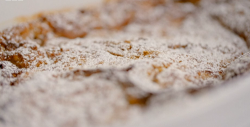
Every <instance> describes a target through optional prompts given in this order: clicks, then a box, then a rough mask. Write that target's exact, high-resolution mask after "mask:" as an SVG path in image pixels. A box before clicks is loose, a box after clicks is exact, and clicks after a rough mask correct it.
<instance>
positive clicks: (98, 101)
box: [0, 0, 250, 127]
mask: <svg viewBox="0 0 250 127" xmlns="http://www.w3.org/2000/svg"><path fill="white" fill-rule="evenodd" d="M218 3H220V5H218ZM231 3H232V1H216V0H209V1H205V0H204V1H199V0H184V1H183V0H180V1H178V0H111V1H105V2H104V3H103V4H102V5H100V6H97V7H95V8H84V9H77V10H72V11H69V12H61V13H56V14H42V15H41V16H39V18H37V19H35V20H32V21H29V22H25V23H22V24H19V25H16V26H14V27H12V28H9V29H6V30H3V31H2V32H1V33H0V44H1V49H0V59H1V61H0V68H1V69H0V84H1V85H0V93H1V94H0V95H1V96H0V112H1V114H0V125H5V126H16V125H22V126H27V127H29V126H33V127H34V126H102V125H112V124H115V123H119V122H125V121H127V122H128V121H132V120H134V119H138V118H141V117H142V116H143V115H144V114H145V113H147V112H148V110H150V109H153V108H154V107H157V106H154V105H156V104H155V103H158V102H159V101H163V102H167V101H169V99H168V98H169V97H170V96H171V97H173V98H178V97H177V96H178V95H179V94H180V93H181V92H182V93H184V94H186V93H185V91H186V90H189V89H194V90H197V89H202V88H207V87H211V86H216V85H219V84H222V83H223V82H224V81H225V80H228V79H231V78H232V77H234V76H236V75H241V74H244V73H245V71H246V70H247V69H242V68H249V64H248V63H250V62H249V61H250V60H248V57H247V56H248V55H247V54H246V53H247V52H248V48H247V44H248V43H246V42H248V40H247V37H248V36H249V34H248V33H247V32H246V33H245V32H244V31H247V30H245V28H241V26H238V25H237V23H235V22H238V21H236V20H230V21H231V22H226V21H227V18H229V16H226V15H227V14H224V13H225V12H224V11H223V12H224V13H221V12H220V8H228V6H229V5H230V4H231ZM233 3H235V4H240V5H241V6H244V7H245V6H246V7H245V8H246V9H248V8H247V6H248V5H250V3H249V2H248V1H247V0H240V1H234V2H233ZM242 3H245V4H242ZM212 7H215V8H216V9H212ZM228 11H233V10H230V8H229V10H228ZM246 12H247V10H246ZM249 12H250V11H249ZM228 15H229V14H228ZM235 15H236V14H235ZM241 18H242V20H243V19H244V20H246V21H247V18H249V17H248V16H247V14H245V13H244V14H242V15H241ZM230 23H232V24H234V25H230ZM246 24H247V23H246ZM227 26H228V27H227ZM241 33H244V34H243V35H244V38H242V36H241V35H242V34H241ZM242 55H243V56H244V57H243V56H242ZM243 58H244V59H243ZM237 61H243V62H239V63H242V64H241V65H242V66H241V67H239V66H237V65H236V64H237ZM231 63H233V64H231ZM239 70H240V72H239ZM162 95H164V96H163V98H162ZM159 96H161V97H159ZM186 96H189V95H188V94H186ZM157 98H158V99H157ZM159 98H161V99H159ZM164 98H165V99H164ZM163 112H164V111H163ZM62 114H64V115H62Z"/></svg>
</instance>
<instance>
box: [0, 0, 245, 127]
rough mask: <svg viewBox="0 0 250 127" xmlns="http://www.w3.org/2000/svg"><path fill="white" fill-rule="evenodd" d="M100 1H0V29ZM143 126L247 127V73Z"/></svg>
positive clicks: (144, 123)
mask: <svg viewBox="0 0 250 127" xmlns="http://www.w3.org/2000/svg"><path fill="white" fill-rule="evenodd" d="M100 1H101V0H70V1H69V0H23V1H13V0H12V1H5V0H1V1H0V29H3V28H6V27H8V26H11V25H13V24H14V23H15V21H14V20H13V19H14V18H15V17H19V16H29V15H32V14H35V13H38V12H42V11H48V10H58V9H62V8H68V7H79V6H87V5H91V4H96V3H99V2H100ZM154 118H155V119H153V120H152V119H151V120H150V121H147V122H143V123H141V124H138V125H133V126H144V127H250V74H248V75H245V76H242V77H240V78H238V79H235V80H234V81H231V82H228V83H227V85H225V86H222V87H219V88H217V89H215V90H213V91H210V92H207V93H204V94H202V95H200V96H199V97H197V98H195V99H193V101H192V103H191V104H188V107H187V108H185V109H180V108H173V109H172V108H171V109H169V114H168V116H167V117H166V116H165V115H164V114H162V115H159V117H154Z"/></svg>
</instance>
